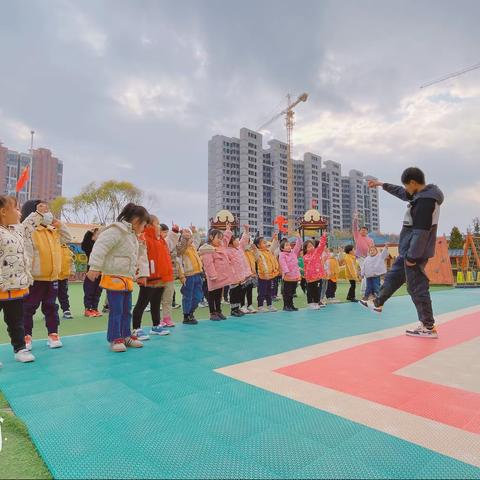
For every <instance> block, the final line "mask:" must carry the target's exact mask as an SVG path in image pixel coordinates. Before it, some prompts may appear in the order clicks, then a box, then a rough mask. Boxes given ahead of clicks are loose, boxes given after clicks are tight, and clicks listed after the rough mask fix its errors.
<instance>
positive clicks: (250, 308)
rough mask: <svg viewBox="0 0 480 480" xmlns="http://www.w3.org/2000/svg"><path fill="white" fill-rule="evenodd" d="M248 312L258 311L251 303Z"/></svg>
mask: <svg viewBox="0 0 480 480" xmlns="http://www.w3.org/2000/svg"><path fill="white" fill-rule="evenodd" d="M247 310H248V313H257V310H256V309H255V307H254V306H253V305H250V306H249V307H248V308H247Z"/></svg>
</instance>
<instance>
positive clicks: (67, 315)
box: [62, 310, 73, 320]
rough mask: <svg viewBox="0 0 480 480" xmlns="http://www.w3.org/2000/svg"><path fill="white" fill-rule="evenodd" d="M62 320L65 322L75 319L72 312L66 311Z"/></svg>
mask: <svg viewBox="0 0 480 480" xmlns="http://www.w3.org/2000/svg"><path fill="white" fill-rule="evenodd" d="M62 318H64V319H65V320H71V319H72V318H73V315H72V312H71V311H70V310H65V311H64V312H63V317H62Z"/></svg>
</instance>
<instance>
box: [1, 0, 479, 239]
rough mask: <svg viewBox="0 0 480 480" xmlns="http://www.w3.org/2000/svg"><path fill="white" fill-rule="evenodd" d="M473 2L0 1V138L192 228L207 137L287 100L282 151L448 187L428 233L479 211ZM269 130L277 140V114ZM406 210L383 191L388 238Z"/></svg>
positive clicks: (201, 209) (462, 222) (75, 182)
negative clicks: (127, 187) (123, 188)
mask: <svg viewBox="0 0 480 480" xmlns="http://www.w3.org/2000/svg"><path fill="white" fill-rule="evenodd" d="M479 18H480V2H478V1H476V0H473V1H455V2H453V1H449V2H444V1H437V0H435V1H417V0H415V1H396V2H393V1H388V2H385V1H383V0H381V1H340V0H338V1H332V2H327V1H300V0H297V1H295V2H293V3H292V2H290V1H289V2H287V1H283V0H275V1H267V0H263V1H262V0H255V1H250V0H243V1H229V0H220V1H216V0H208V1H202V0H195V1H182V0H176V1H173V0H172V1H158V0H157V1H148V0H136V1H133V0H132V1H124V0H115V1H102V0H95V1H88V0H82V1H71V0H70V1H69V0H42V1H39V0H1V1H0V58H1V62H2V63H1V66H2V74H1V75H0V141H1V142H3V143H4V144H5V145H7V146H8V147H9V148H13V149H21V150H26V149H27V148H28V145H29V131H30V129H31V128H33V129H35V130H36V132H37V134H36V140H35V144H36V146H47V147H49V148H51V149H52V150H53V152H54V153H55V154H56V155H57V156H58V157H59V158H61V159H62V160H63V161H64V165H65V175H64V192H65V195H67V196H70V195H74V194H76V193H77V192H78V190H79V189H80V187H81V186H83V185H85V184H86V183H88V182H90V181H92V180H98V181H100V180H105V179H110V178H114V179H119V180H120V179H128V180H131V181H133V182H134V183H135V184H137V185H138V186H140V187H142V188H143V189H145V190H146V191H149V192H154V193H155V194H156V195H157V197H158V201H159V205H158V207H157V210H158V213H159V214H160V216H161V218H162V219H163V220H164V221H166V222H169V221H171V220H173V219H174V220H176V221H177V222H179V223H182V224H187V223H189V222H190V221H192V222H195V223H197V224H204V223H205V218H206V207H207V142H208V139H209V138H210V137H211V136H212V135H214V134H219V133H221V134H225V135H238V131H239V129H240V127H242V126H247V127H249V128H253V129H255V128H258V126H259V125H261V124H262V123H263V122H264V121H266V120H267V119H268V118H269V117H270V116H273V114H274V113H276V111H277V110H280V109H281V108H282V107H283V104H284V102H285V95H286V94H287V93H288V92H291V93H293V94H299V93H301V92H303V91H306V92H308V93H309V94H310V97H309V99H308V102H307V103H305V104H301V105H300V106H299V108H298V111H297V112H298V113H297V117H296V119H297V127H296V131H295V134H294V140H295V154H296V155H301V154H303V153H304V152H306V151H312V152H314V153H318V154H320V155H322V157H323V158H325V159H332V160H336V161H339V162H341V163H342V165H343V166H344V169H345V171H348V170H349V169H351V168H356V169H359V170H362V171H364V172H366V173H369V174H374V175H376V176H378V177H380V178H381V179H385V180H389V181H397V179H398V178H399V176H400V174H401V171H402V169H403V168H404V167H406V166H410V165H417V166H420V167H422V168H424V169H425V171H426V172H427V175H428V180H429V181H431V182H434V183H437V184H438V185H439V186H440V187H441V188H442V189H443V190H444V192H445V193H446V203H445V207H444V209H443V213H442V218H441V226H440V231H447V232H448V231H449V230H450V228H451V226H452V224H458V225H459V226H460V227H463V228H465V227H467V225H468V224H469V223H470V222H471V218H472V217H474V216H477V215H479V216H480V161H479V160H480V158H479V157H480V70H477V71H473V72H470V73H468V74H465V75H463V76H461V77H458V78H457V79H453V80H449V81H446V82H444V83H441V84H439V85H436V86H432V87H430V88H427V89H422V90H421V89H419V86H420V85H421V84H422V83H424V82H426V81H429V80H432V79H435V78H437V77H440V76H442V75H444V74H446V73H448V72H451V71H455V70H458V69H461V68H463V67H465V66H469V65H473V64H475V63H478V62H480V29H479V28H478V19H479ZM270 128H271V132H270V133H269V134H270V135H273V136H275V137H277V138H280V139H284V138H285V132H284V128H283V125H282V122H281V120H278V121H277V122H276V123H275V124H273V125H272V126H271V127H270ZM402 213H403V206H402V205H401V204H400V203H398V202H397V201H395V200H393V201H392V199H388V198H387V197H386V195H385V194H382V197H381V223H382V230H384V231H397V230H398V227H399V224H400V219H401V218H402Z"/></svg>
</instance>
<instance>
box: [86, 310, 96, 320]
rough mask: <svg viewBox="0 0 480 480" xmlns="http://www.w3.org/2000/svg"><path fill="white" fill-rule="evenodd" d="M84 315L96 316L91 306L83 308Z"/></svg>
mask: <svg viewBox="0 0 480 480" xmlns="http://www.w3.org/2000/svg"><path fill="white" fill-rule="evenodd" d="M84 315H85V316H86V317H88V318H91V317H96V315H95V310H92V309H91V308H87V309H86V310H85V313H84Z"/></svg>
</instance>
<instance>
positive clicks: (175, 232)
mask: <svg viewBox="0 0 480 480" xmlns="http://www.w3.org/2000/svg"><path fill="white" fill-rule="evenodd" d="M179 240H180V227H179V226H178V225H173V226H172V230H171V231H170V233H169V234H168V235H167V238H166V241H167V244H168V248H169V249H170V258H171V259H172V267H173V278H174V280H180V283H181V284H182V286H183V285H185V281H186V279H185V274H184V272H183V267H182V265H181V263H180V260H179V258H178V256H177V245H178V242H179ZM175 296H176V292H175V288H174V289H173V293H172V303H171V305H170V306H171V309H172V310H176V309H177V308H180V305H178V304H177V303H176V302H175ZM162 310H163V297H162ZM167 311H168V310H167ZM170 312H171V311H170ZM164 315H165V313H164ZM173 325H174V324H173V322H172V325H168V326H169V327H172V326H173ZM160 326H161V327H166V326H167V325H162V324H161V323H160Z"/></svg>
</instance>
